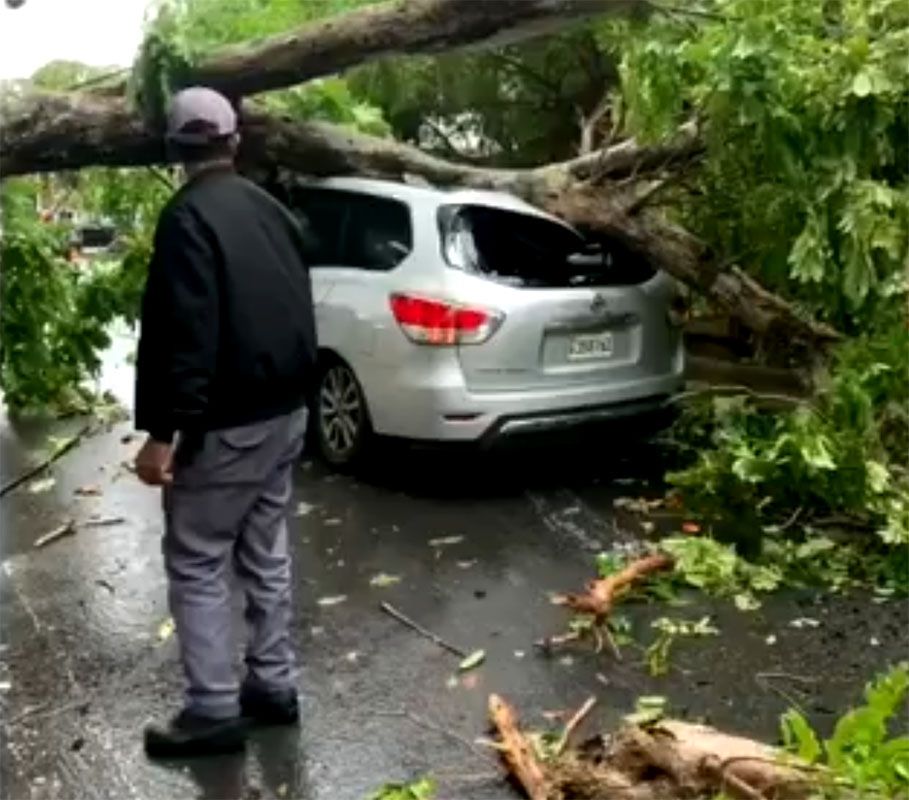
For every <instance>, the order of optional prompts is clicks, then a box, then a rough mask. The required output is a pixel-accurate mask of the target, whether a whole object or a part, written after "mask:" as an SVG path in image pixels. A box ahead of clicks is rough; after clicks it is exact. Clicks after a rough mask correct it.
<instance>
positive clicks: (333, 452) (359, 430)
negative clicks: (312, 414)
mask: <svg viewBox="0 0 909 800" xmlns="http://www.w3.org/2000/svg"><path fill="white" fill-rule="evenodd" d="M371 434H372V426H371V424H370V421H369V411H368V409H367V408H366V398H365V397H364V396H363V390H362V389H361V388H360V384H359V382H358V381H357V378H356V376H355V375H354V374H353V370H351V368H350V367H348V366H347V365H346V364H344V363H341V362H340V361H333V362H331V363H330V364H328V365H327V366H326V367H325V369H324V370H323V371H322V377H321V379H320V380H319V393H318V395H317V398H316V436H317V440H318V443H319V450H320V452H321V453H322V456H323V457H324V458H325V460H326V461H327V462H328V463H329V464H331V465H332V466H334V467H339V468H347V467H353V466H354V465H356V463H357V462H359V461H360V460H361V459H362V457H363V454H364V452H365V450H366V445H367V443H368V441H369V439H370V437H371Z"/></svg>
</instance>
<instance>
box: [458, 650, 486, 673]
mask: <svg viewBox="0 0 909 800" xmlns="http://www.w3.org/2000/svg"><path fill="white" fill-rule="evenodd" d="M485 660H486V651H485V650H474V651H473V652H472V653H471V654H470V655H469V656H467V658H465V659H464V660H463V661H461V663H460V664H458V671H459V672H469V671H470V670H472V669H476V668H477V667H479V666H480V664H482V663H483V662H484V661H485Z"/></svg>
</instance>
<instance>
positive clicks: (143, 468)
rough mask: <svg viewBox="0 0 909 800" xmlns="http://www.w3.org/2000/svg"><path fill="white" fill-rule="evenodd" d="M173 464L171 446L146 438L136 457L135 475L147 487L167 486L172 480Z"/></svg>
mask: <svg viewBox="0 0 909 800" xmlns="http://www.w3.org/2000/svg"><path fill="white" fill-rule="evenodd" d="M173 462H174V447H173V445H171V444H166V443H165V442H156V441H155V440H154V439H152V438H148V439H146V440H145V444H144V445H142V449H141V450H140V451H139V454H138V455H137V456H136V475H138V476H139V480H140V481H142V483H145V484H147V485H148V486H167V485H168V484H169V483H172V482H173V479H174V476H173Z"/></svg>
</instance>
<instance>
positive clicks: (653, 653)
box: [644, 617, 719, 677]
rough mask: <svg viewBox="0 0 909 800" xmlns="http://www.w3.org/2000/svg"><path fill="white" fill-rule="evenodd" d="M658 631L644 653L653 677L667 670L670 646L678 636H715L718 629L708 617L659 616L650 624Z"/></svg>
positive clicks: (663, 673)
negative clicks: (681, 617) (679, 617)
mask: <svg viewBox="0 0 909 800" xmlns="http://www.w3.org/2000/svg"><path fill="white" fill-rule="evenodd" d="M651 627H653V628H654V629H655V630H657V631H658V634H657V638H656V639H655V640H654V641H653V642H652V643H651V644H650V646H649V647H648V648H647V651H646V653H645V656H644V657H645V660H646V662H647V669H648V671H649V672H650V674H651V675H652V676H653V677H659V676H660V675H665V674H666V673H667V672H669V657H670V653H671V651H672V646H673V645H674V644H675V642H676V640H677V639H679V638H680V637H687V638H692V637H701V636H716V635H718V634H719V630H717V628H716V627H714V626H713V625H712V624H711V622H710V617H703V618H702V619H700V620H698V621H696V622H692V621H689V620H684V619H670V618H669V617H660V618H659V619H656V620H654V621H653V623H652V626H651Z"/></svg>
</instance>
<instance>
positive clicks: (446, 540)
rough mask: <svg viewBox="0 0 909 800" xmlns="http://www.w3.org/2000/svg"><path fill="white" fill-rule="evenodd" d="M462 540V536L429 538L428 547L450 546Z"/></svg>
mask: <svg viewBox="0 0 909 800" xmlns="http://www.w3.org/2000/svg"><path fill="white" fill-rule="evenodd" d="M463 541H464V537H463V536H443V537H441V538H439V539H430V540H429V546H430V547H450V546H451V545H454V544H460V543H461V542H463Z"/></svg>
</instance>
